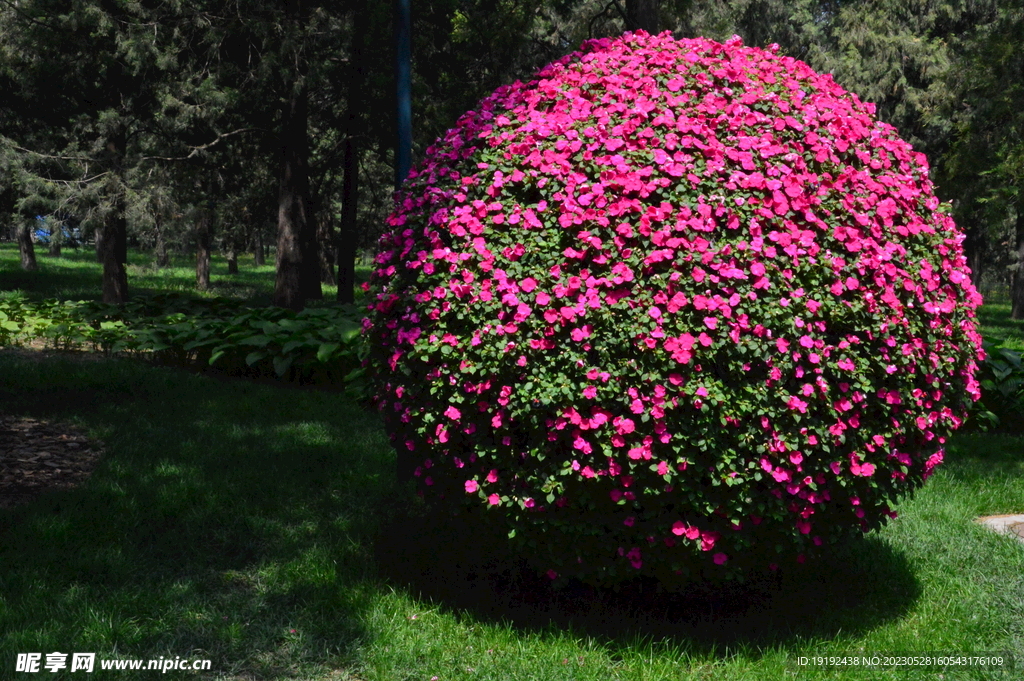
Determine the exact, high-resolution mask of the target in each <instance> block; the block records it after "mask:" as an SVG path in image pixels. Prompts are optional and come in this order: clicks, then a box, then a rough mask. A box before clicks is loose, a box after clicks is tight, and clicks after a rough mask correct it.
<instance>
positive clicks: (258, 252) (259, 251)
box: [253, 227, 267, 267]
mask: <svg viewBox="0 0 1024 681" xmlns="http://www.w3.org/2000/svg"><path fill="white" fill-rule="evenodd" d="M253 256H254V259H255V261H256V267H262V266H263V265H264V264H266V262H267V256H266V253H264V252H263V228H262V227H260V228H259V229H258V230H256V248H255V249H253Z"/></svg>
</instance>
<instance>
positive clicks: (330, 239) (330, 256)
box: [316, 211, 338, 286]
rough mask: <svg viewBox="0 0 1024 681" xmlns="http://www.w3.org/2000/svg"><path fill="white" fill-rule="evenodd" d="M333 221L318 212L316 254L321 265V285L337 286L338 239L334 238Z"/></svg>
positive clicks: (321, 212)
mask: <svg viewBox="0 0 1024 681" xmlns="http://www.w3.org/2000/svg"><path fill="white" fill-rule="evenodd" d="M332 222H333V221H332V220H331V219H330V218H329V217H328V216H327V215H325V214H324V211H318V212H317V221H316V245H317V249H316V254H317V262H318V263H319V265H320V283H321V284H331V285H332V286H333V285H334V284H337V283H338V281H337V280H336V279H335V278H334V263H335V261H336V260H337V254H336V252H335V249H336V247H337V243H336V242H337V239H336V238H335V236H334V225H333V224H332Z"/></svg>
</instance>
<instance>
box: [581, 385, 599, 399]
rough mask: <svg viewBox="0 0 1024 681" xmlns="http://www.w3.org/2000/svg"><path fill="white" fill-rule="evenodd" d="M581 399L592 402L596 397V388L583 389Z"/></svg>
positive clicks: (589, 386)
mask: <svg viewBox="0 0 1024 681" xmlns="http://www.w3.org/2000/svg"><path fill="white" fill-rule="evenodd" d="M583 397H584V398H586V399H588V400H592V399H594V398H595V397H597V386H593V385H588V386H587V387H586V388H584V389H583Z"/></svg>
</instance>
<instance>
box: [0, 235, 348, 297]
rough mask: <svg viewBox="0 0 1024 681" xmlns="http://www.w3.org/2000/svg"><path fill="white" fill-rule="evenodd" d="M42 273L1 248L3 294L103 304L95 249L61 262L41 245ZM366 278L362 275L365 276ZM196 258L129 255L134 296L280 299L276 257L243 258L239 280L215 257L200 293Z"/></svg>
mask: <svg viewBox="0 0 1024 681" xmlns="http://www.w3.org/2000/svg"><path fill="white" fill-rule="evenodd" d="M36 262H37V263H38V265H39V269H38V270H37V271H35V272H25V271H23V270H22V269H21V260H20V256H19V255H18V245H17V244H16V243H0V291H16V290H20V291H23V292H24V293H25V294H26V295H29V296H30V297H32V298H36V299H43V298H58V299H60V300H99V299H101V298H102V291H101V289H100V286H101V281H102V280H101V272H102V270H101V267H100V265H99V264H98V263H97V262H96V251H95V250H94V249H92V248H91V247H82V248H77V249H70V248H65V249H64V251H63V254H62V255H61V256H60V257H51V256H49V255H47V252H46V247H45V246H40V245H39V244H37V245H36ZM360 272H361V271H360ZM360 281H362V279H360ZM195 285H196V263H195V258H194V256H184V255H180V254H177V253H172V254H171V262H170V267H163V268H159V269H158V268H157V267H155V265H154V258H153V254H152V253H149V252H144V251H134V250H132V251H129V253H128V291H129V294H130V295H138V294H143V295H144V294H152V293H167V292H172V291H173V292H177V293H185V294H192V295H196V296H203V297H222V298H233V299H238V300H245V301H247V302H249V303H251V304H253V305H269V304H270V301H271V299H272V298H273V294H274V262H273V256H271V258H270V260H269V264H267V265H262V266H259V267H257V266H256V265H255V264H254V263H253V257H252V254H251V253H242V254H241V255H240V256H239V258H238V274H228V264H227V260H225V259H224V256H223V255H222V254H221V253H217V252H214V253H213V254H212V258H211V262H210V290H209V291H207V292H205V293H199V292H198V291H196V288H195ZM323 290H324V299H325V300H328V301H331V300H334V298H335V296H336V295H337V293H338V287H337V286H330V285H327V284H325V285H324V286H323Z"/></svg>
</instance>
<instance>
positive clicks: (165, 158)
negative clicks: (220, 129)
mask: <svg viewBox="0 0 1024 681" xmlns="http://www.w3.org/2000/svg"><path fill="white" fill-rule="evenodd" d="M254 130H259V128H239V129H238V130H232V131H231V132H224V133H221V134H219V135H217V138H216V139H214V140H213V141H212V142H209V143H207V144H201V145H199V146H197V147H192V151H190V152H189V153H188V156H143V157H142V160H143V161H188V160H190V159H193V158H195V157H196V156H198V155H199V152H201V151H206V150H207V149H209V148H211V147H213V146H215V145H217V144H219V143H220V142H221V141H222V140H224V139H227V138H228V137H232V136H233V135H239V134H241V133H243V132H253V131H254Z"/></svg>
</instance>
